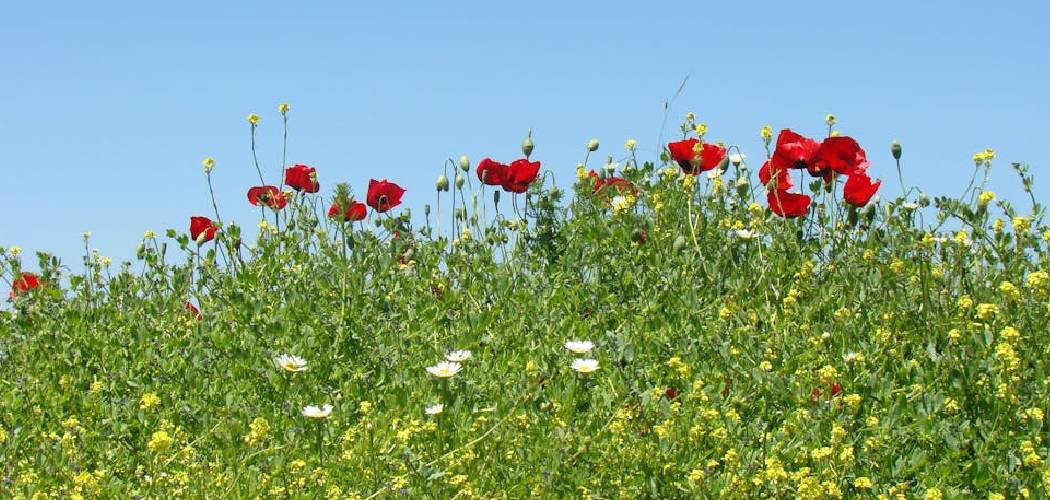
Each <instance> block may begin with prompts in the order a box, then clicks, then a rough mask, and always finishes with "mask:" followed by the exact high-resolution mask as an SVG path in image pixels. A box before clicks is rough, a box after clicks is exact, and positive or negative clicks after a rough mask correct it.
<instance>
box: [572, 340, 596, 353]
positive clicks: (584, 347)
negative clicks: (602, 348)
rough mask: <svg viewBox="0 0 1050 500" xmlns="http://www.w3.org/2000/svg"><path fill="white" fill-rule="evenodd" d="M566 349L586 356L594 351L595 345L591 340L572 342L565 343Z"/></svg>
mask: <svg viewBox="0 0 1050 500" xmlns="http://www.w3.org/2000/svg"><path fill="white" fill-rule="evenodd" d="M565 348H566V349H568V350H570V351H572V352H574V353H576V354H586V353H587V352H588V351H590V350H591V349H594V343H592V342H591V341H590V340H582V341H581V340H570V341H568V342H566V343H565Z"/></svg>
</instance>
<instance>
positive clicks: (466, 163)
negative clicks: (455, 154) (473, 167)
mask: <svg viewBox="0 0 1050 500" xmlns="http://www.w3.org/2000/svg"><path fill="white" fill-rule="evenodd" d="M459 169H460V170H462V171H464V172H467V171H469V170H470V158H467V155H463V156H460V157H459Z"/></svg>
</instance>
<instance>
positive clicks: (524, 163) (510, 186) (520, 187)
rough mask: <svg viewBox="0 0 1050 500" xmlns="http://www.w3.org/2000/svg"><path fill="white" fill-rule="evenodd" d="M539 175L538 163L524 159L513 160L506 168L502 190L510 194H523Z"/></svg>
mask: <svg viewBox="0 0 1050 500" xmlns="http://www.w3.org/2000/svg"><path fill="white" fill-rule="evenodd" d="M539 173H540V162H538V161H529V160H528V159H526V158H522V159H520V160H514V161H512V162H511V163H510V166H509V167H507V176H506V177H505V178H504V179H503V189H504V190H505V191H507V192H510V193H524V192H525V191H527V190H528V189H529V184H532V182H533V181H535V180H536V176H537V175H539Z"/></svg>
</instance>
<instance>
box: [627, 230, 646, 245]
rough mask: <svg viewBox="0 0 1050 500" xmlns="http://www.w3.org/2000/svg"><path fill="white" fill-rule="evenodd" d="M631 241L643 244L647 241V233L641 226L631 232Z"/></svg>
mask: <svg viewBox="0 0 1050 500" xmlns="http://www.w3.org/2000/svg"><path fill="white" fill-rule="evenodd" d="M631 241H633V242H635V243H638V244H639V245H644V244H645V242H646V241H649V233H648V232H647V231H646V230H645V229H642V228H638V229H635V230H634V231H633V232H631Z"/></svg>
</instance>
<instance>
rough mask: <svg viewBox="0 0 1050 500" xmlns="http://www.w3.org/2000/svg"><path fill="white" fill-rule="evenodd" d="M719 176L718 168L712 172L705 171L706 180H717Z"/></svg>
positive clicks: (720, 170)
mask: <svg viewBox="0 0 1050 500" xmlns="http://www.w3.org/2000/svg"><path fill="white" fill-rule="evenodd" d="M721 175H722V169H720V168H716V169H714V170H708V171H707V178H708V179H712V180H713V179H717V178H719V177H720V176H721Z"/></svg>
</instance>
